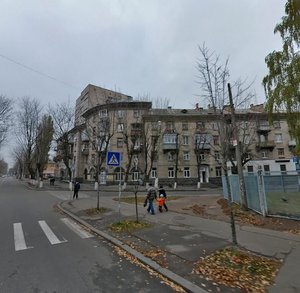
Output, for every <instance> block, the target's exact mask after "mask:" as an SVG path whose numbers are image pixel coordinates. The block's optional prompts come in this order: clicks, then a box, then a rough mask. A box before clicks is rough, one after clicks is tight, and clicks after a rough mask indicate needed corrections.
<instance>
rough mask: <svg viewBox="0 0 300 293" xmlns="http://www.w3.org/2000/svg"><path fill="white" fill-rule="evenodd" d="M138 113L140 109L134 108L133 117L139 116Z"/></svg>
mask: <svg viewBox="0 0 300 293" xmlns="http://www.w3.org/2000/svg"><path fill="white" fill-rule="evenodd" d="M140 115H141V113H140V110H134V111H133V117H134V118H139V117H140Z"/></svg>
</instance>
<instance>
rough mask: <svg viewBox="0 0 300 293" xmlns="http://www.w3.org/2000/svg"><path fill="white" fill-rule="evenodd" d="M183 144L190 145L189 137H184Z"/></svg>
mask: <svg viewBox="0 0 300 293" xmlns="http://www.w3.org/2000/svg"><path fill="white" fill-rule="evenodd" d="M182 144H183V145H188V144H189V137H188V136H187V135H183V136H182Z"/></svg>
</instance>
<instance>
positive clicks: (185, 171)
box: [183, 167, 191, 178]
mask: <svg viewBox="0 0 300 293" xmlns="http://www.w3.org/2000/svg"><path fill="white" fill-rule="evenodd" d="M183 177H184V178H190V177H191V172H190V167H184V169H183Z"/></svg>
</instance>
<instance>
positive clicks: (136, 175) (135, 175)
mask: <svg viewBox="0 0 300 293" xmlns="http://www.w3.org/2000/svg"><path fill="white" fill-rule="evenodd" d="M139 179H140V172H139V171H133V172H132V180H133V181H138V180H139Z"/></svg>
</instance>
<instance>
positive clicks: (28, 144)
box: [16, 97, 42, 179]
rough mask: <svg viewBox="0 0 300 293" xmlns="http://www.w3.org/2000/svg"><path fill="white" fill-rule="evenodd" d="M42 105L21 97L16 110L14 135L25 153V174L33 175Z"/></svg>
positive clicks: (34, 100) (32, 176)
mask: <svg viewBox="0 0 300 293" xmlns="http://www.w3.org/2000/svg"><path fill="white" fill-rule="evenodd" d="M41 112H42V107H41V105H40V103H39V101H38V100H36V99H33V98H30V97H25V98H22V99H21V101H20V104H19V110H18V111H17V118H16V120H17V131H16V137H17V141H18V143H19V144H20V145H22V146H23V150H24V154H25V157H24V159H25V172H26V173H25V174H26V175H28V174H29V175H30V177H31V178H32V179H34V177H35V169H34V166H33V163H34V162H33V152H34V148H35V143H36V138H37V134H38V125H39V121H40V115H41Z"/></svg>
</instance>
